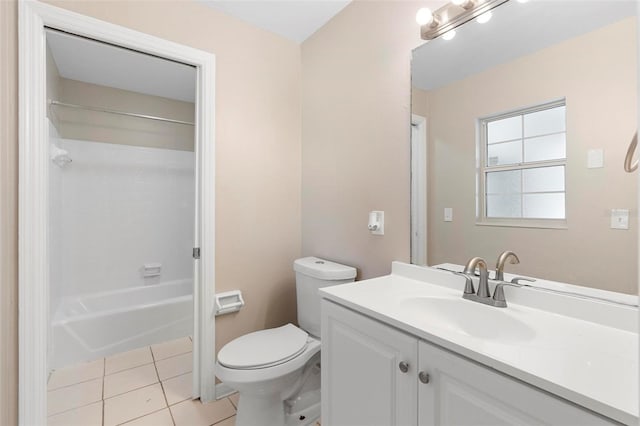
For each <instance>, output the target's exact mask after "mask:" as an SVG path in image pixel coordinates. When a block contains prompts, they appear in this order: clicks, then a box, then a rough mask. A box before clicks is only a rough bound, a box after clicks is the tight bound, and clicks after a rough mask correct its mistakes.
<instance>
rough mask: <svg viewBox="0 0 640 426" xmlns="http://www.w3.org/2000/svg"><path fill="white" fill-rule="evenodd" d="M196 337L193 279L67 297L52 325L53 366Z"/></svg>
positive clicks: (62, 365) (56, 366)
mask: <svg viewBox="0 0 640 426" xmlns="http://www.w3.org/2000/svg"><path fill="white" fill-rule="evenodd" d="M192 334H193V281H192V280H190V279H189V280H179V281H171V282H166V283H161V284H154V285H146V286H141V287H133V288H126V289H120V290H115V291H110V292H105V293H96V294H90V295H82V296H76V297H67V298H63V299H62V300H61V302H60V303H59V305H58V308H57V309H56V312H55V314H54V315H53V319H52V323H51V336H52V342H51V358H50V361H51V363H50V368H51V369H55V368H61V367H65V366H69V365H73V364H77V363H79V362H83V361H92V360H95V359H98V358H102V357H106V356H109V355H113V354H116V353H120V352H126V351H129V350H132V349H136V348H140V347H143V346H148V345H151V344H154V343H160V342H164V341H167V340H171V339H176V338H179V337H184V336H189V335H192Z"/></svg>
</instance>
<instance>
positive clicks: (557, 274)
mask: <svg viewBox="0 0 640 426" xmlns="http://www.w3.org/2000/svg"><path fill="white" fill-rule="evenodd" d="M637 11H638V5H637V3H636V2H635V1H624V0H622V1H614V0H610V1H586V2H575V1H563V0H556V1H540V0H538V1H536V0H532V1H529V2H522V3H521V2H519V1H509V2H506V3H504V4H503V5H501V6H499V7H497V8H495V9H494V10H493V11H492V14H493V16H492V18H491V20H489V21H488V22H486V23H483V24H481V23H478V22H476V21H471V22H469V23H467V24H465V25H463V26H462V27H459V28H457V34H456V35H455V37H454V38H453V39H450V40H445V39H443V38H442V37H440V38H437V39H435V40H432V41H429V42H428V43H425V44H424V45H422V46H420V47H419V48H417V49H415V50H414V52H413V61H412V133H411V134H412V137H411V139H412V140H411V143H412V149H411V151H412V162H411V163H412V165H411V168H412V173H411V175H412V185H411V187H412V208H411V211H412V224H411V227H412V238H411V244H412V247H411V256H412V262H413V263H416V264H427V265H436V264H441V263H456V264H465V263H466V262H467V260H468V259H469V258H471V257H474V256H481V257H483V258H485V259H486V260H487V262H488V263H489V264H490V265H491V264H495V261H496V258H497V256H498V255H499V254H500V253H501V252H502V251H504V250H512V251H514V252H516V253H517V255H518V256H519V258H520V264H518V265H508V266H507V272H512V273H517V274H522V275H527V276H533V277H538V278H542V279H547V280H553V281H559V282H564V283H570V284H576V285H580V286H587V287H592V288H599V289H604V290H611V291H617V292H622V293H629V294H635V293H637V288H638V287H637V282H638V273H637V270H638V198H637V195H638V175H637V172H636V173H633V174H631V173H626V172H625V171H624V169H623V162H624V158H625V154H626V152H627V147H628V145H629V143H630V141H631V139H632V138H633V135H634V133H635V132H636V130H637V127H638V82H637V80H638V63H637V60H638V46H637V43H638V31H637V28H636V26H637V16H636V15H637Z"/></svg>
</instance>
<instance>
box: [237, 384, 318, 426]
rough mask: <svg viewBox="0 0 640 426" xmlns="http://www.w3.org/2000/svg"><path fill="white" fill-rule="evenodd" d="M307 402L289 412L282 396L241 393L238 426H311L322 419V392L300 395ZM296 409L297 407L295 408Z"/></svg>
mask: <svg viewBox="0 0 640 426" xmlns="http://www.w3.org/2000/svg"><path fill="white" fill-rule="evenodd" d="M300 398H302V399H303V400H304V401H305V403H304V404H300V405H298V407H297V408H298V409H297V410H296V411H292V412H290V413H287V412H286V411H288V410H287V408H288V407H287V405H286V403H285V401H282V400H281V399H280V398H277V397H274V398H265V397H264V396H262V397H259V398H256V397H252V396H251V395H242V394H240V400H239V402H238V411H237V415H236V426H264V425H269V426H309V425H313V424H314V423H315V422H317V421H318V420H319V419H320V392H319V391H309V392H308V393H305V394H302V395H300ZM294 409H295V408H294Z"/></svg>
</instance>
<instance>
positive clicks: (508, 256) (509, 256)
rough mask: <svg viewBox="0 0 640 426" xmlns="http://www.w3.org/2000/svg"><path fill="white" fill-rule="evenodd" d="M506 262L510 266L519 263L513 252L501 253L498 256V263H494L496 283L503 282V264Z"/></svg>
mask: <svg viewBox="0 0 640 426" xmlns="http://www.w3.org/2000/svg"><path fill="white" fill-rule="evenodd" d="M507 260H510V262H509V263H511V264H512V265H517V264H518V263H520V259H518V255H516V254H515V253H514V252H512V251H510V250H506V251H503V252H502V253H501V254H500V256H498V261H497V262H496V277H495V280H496V281H504V264H505V263H507Z"/></svg>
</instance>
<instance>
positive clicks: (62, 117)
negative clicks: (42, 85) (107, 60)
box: [50, 75, 195, 151]
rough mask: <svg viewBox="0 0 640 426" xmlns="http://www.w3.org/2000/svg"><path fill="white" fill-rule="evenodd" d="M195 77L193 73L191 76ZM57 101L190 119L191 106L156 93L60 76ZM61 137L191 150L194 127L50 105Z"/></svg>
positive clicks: (192, 113) (191, 120)
mask: <svg viewBox="0 0 640 426" xmlns="http://www.w3.org/2000/svg"><path fill="white" fill-rule="evenodd" d="M194 78H195V75H194ZM57 100H59V101H61V102H66V103H71V104H76V105H86V106H92V107H98V108H106V109H111V110H116V111H124V112H135V113H139V114H145V115H153V116H157V117H164V118H171V119H174V120H181V121H189V122H193V121H194V115H195V105H194V104H193V103H192V102H183V101H177V100H174V99H168V98H163V97H160V96H151V95H145V94H142V93H135V92H131V91H128V90H120V89H115V88H113V87H105V86H99V85H96V84H90V83H85V82H81V81H76V80H69V79H66V78H60V80H59V94H58V97H57ZM50 110H51V111H52V113H51V114H52V115H53V116H54V117H56V118H57V120H56V121H57V123H58V132H59V133H60V136H62V137H63V138H69V139H79V140H89V141H95V142H105V143H113V144H125V145H137V146H146V147H153V148H165V149H177V150H181V151H193V144H194V127H193V126H189V125H184V124H177V123H168V122H163V121H157V120H146V119H141V118H134V117H128V116H122V115H114V114H105V113H101V112H95V111H90V110H82V109H73V108H67V107H62V106H57V107H52V108H50Z"/></svg>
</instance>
